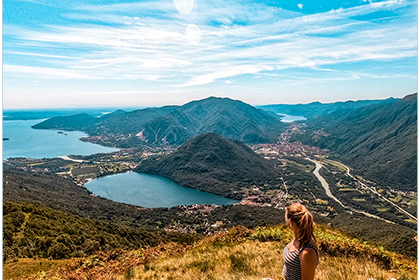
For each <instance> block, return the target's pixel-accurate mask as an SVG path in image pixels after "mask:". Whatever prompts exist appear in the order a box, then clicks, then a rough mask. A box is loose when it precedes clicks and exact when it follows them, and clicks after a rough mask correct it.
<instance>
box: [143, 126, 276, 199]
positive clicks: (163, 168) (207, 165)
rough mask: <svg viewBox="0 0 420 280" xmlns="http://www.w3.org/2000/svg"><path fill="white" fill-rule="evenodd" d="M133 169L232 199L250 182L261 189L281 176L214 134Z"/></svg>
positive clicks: (263, 161)
mask: <svg viewBox="0 0 420 280" xmlns="http://www.w3.org/2000/svg"><path fill="white" fill-rule="evenodd" d="M136 171H138V172H144V173H151V174H158V175H161V176H165V177H167V178H169V179H172V180H173V181H175V182H177V183H178V184H180V185H181V186H184V187H191V188H195V189H199V190H202V191H207V192H211V193H215V194H219V195H222V196H227V197H231V198H236V199H241V198H242V196H243V194H244V192H245V189H246V188H249V187H250V186H252V185H253V186H254V188H261V189H264V188H269V187H273V185H277V184H278V182H279V179H278V178H279V177H281V176H280V174H279V172H278V171H276V168H275V164H274V163H273V162H271V161H269V160H266V159H264V158H263V157H262V156H260V155H258V154H256V153H255V152H254V151H252V150H251V149H250V148H249V147H248V146H246V145H245V144H243V143H241V142H239V141H234V140H230V139H226V138H223V137H221V136H220V135H217V134H215V133H206V134H203V135H200V136H198V137H196V138H194V139H192V140H189V141H187V142H186V143H184V144H183V145H182V146H181V147H179V148H178V149H177V150H176V151H175V152H173V153H171V154H169V155H166V156H162V157H160V158H154V159H148V160H146V161H144V162H142V163H141V164H140V166H139V167H138V168H137V169H136Z"/></svg>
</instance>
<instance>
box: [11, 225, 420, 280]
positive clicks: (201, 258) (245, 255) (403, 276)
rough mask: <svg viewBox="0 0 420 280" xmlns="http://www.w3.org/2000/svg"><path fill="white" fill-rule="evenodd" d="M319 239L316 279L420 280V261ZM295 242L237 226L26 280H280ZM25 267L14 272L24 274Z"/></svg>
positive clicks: (334, 234) (323, 233)
mask: <svg viewBox="0 0 420 280" xmlns="http://www.w3.org/2000/svg"><path fill="white" fill-rule="evenodd" d="M316 236H317V239H318V244H319V248H320V250H321V258H320V263H319V265H318V268H317V271H316V277H315V279H316V280H321V279H322V280H325V279H331V280H335V279H337V280H338V279H340V280H343V279H352V280H353V279H354V280H359V279H360V280H362V279H363V280H368V279H375V280H385V279H386V280H391V279H392V278H394V279H397V280H414V279H417V267H416V264H417V263H416V260H408V259H406V258H403V257H402V256H401V255H398V254H395V253H392V252H388V251H386V250H384V249H383V248H380V247H379V248H378V247H374V246H371V245H368V244H365V243H360V241H358V240H357V239H352V238H350V237H349V236H346V235H345V234H343V233H341V232H339V231H337V230H334V229H331V228H328V227H324V226H318V227H317V231H316ZM291 238H292V234H291V232H290V230H289V229H288V228H287V226H285V225H283V226H279V227H271V228H257V229H256V230H248V229H246V228H243V227H236V228H233V229H231V230H230V231H229V232H228V233H218V234H214V235H212V236H209V237H207V238H205V239H204V240H202V241H200V242H199V243H198V244H196V245H194V246H191V245H188V246H187V245H180V244H176V243H166V244H161V245H159V246H157V247H151V248H147V249H143V250H138V251H120V252H108V253H100V254H98V255H95V256H91V257H89V258H86V259H80V260H78V261H76V262H75V263H73V264H72V265H70V266H67V268H62V269H55V270H52V271H50V272H48V273H40V274H38V275H37V276H33V277H25V278H24V279H31V280H35V279H36V280H40V279H55V280H58V279H86V280H91V279H92V280H93V279H109V280H127V279H136V280H146V279H162V280H175V279H220V280H224V279H233V280H236V279H237V280H242V279H249V280H254V279H258V280H261V279H263V278H265V277H269V278H272V279H279V276H280V275H281V272H282V269H283V256H282V252H283V248H284V246H285V245H286V243H288V241H289V240H290V239H291ZM37 262H39V261H37ZM24 266H25V264H22V265H21V267H20V268H19V267H17V268H16V270H21V271H22V270H25V269H24ZM28 273H29V272H28ZM26 275H29V274H26ZM6 279H8V278H6ZM14 279H16V278H14Z"/></svg>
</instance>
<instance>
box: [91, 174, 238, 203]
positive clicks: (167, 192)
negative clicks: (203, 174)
mask: <svg viewBox="0 0 420 280" xmlns="http://www.w3.org/2000/svg"><path fill="white" fill-rule="evenodd" d="M85 187H86V188H87V189H88V190H89V191H91V192H92V193H94V194H96V195H98V196H101V197H104V198H107V199H109V200H113V201H116V202H123V203H128V204H132V205H137V206H142V207H147V208H155V207H173V206H178V205H192V204H216V205H229V204H235V203H237V202H239V201H237V200H234V199H229V198H225V197H222V196H219V195H215V194H211V193H207V192H202V191H198V190H195V189H191V188H185V187H182V186H180V185H178V184H177V183H175V182H174V181H172V180H169V179H167V178H165V177H162V176H157V175H151V174H145V173H137V172H127V173H121V174H115V175H110V176H106V177H102V178H97V179H94V180H92V181H89V182H87V183H86V184H85Z"/></svg>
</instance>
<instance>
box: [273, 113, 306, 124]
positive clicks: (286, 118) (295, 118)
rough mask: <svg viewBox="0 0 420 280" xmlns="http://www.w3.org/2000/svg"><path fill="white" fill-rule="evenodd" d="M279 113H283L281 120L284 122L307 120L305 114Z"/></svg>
mask: <svg viewBox="0 0 420 280" xmlns="http://www.w3.org/2000/svg"><path fill="white" fill-rule="evenodd" d="M277 115H281V116H283V117H282V118H281V121H282V122H284V123H290V122H294V121H306V118H305V117H303V116H294V115H288V114H284V113H277Z"/></svg>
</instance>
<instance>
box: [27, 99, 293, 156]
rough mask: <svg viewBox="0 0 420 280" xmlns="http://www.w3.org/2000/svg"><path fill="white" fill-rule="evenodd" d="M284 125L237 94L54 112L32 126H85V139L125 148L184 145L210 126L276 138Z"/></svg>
mask: <svg viewBox="0 0 420 280" xmlns="http://www.w3.org/2000/svg"><path fill="white" fill-rule="evenodd" d="M81 117H83V118H81ZM284 127H285V125H284V124H283V123H281V121H280V120H279V119H278V118H276V117H274V116H272V114H270V113H267V112H265V111H264V110H261V109H257V108H255V107H253V106H251V105H248V104H246V103H243V102H241V101H238V100H232V99H228V98H216V97H210V98H207V99H203V100H198V101H193V102H190V103H187V104H185V105H183V106H165V107H161V108H146V109H142V110H135V111H131V112H124V111H117V112H115V113H113V114H109V115H105V116H103V117H100V118H93V117H91V118H89V117H88V116H86V115H83V116H81V115H72V116H67V117H54V118H51V119H48V120H46V121H44V122H41V123H39V124H36V125H34V126H33V128H36V129H61V130H80V131H83V132H86V133H88V134H89V135H90V136H91V137H88V138H86V139H85V140H86V141H90V142H95V143H99V144H102V145H108V146H116V147H123V148H127V147H136V146H142V145H149V146H158V145H180V144H182V143H184V142H185V141H186V140H188V139H190V138H193V137H196V136H198V135H201V134H203V133H207V132H214V133H217V134H220V135H222V136H224V137H227V138H230V139H234V140H240V141H243V142H246V143H263V142H274V141H276V140H277V137H278V136H279V135H280V133H281V132H282V130H283V128H284Z"/></svg>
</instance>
